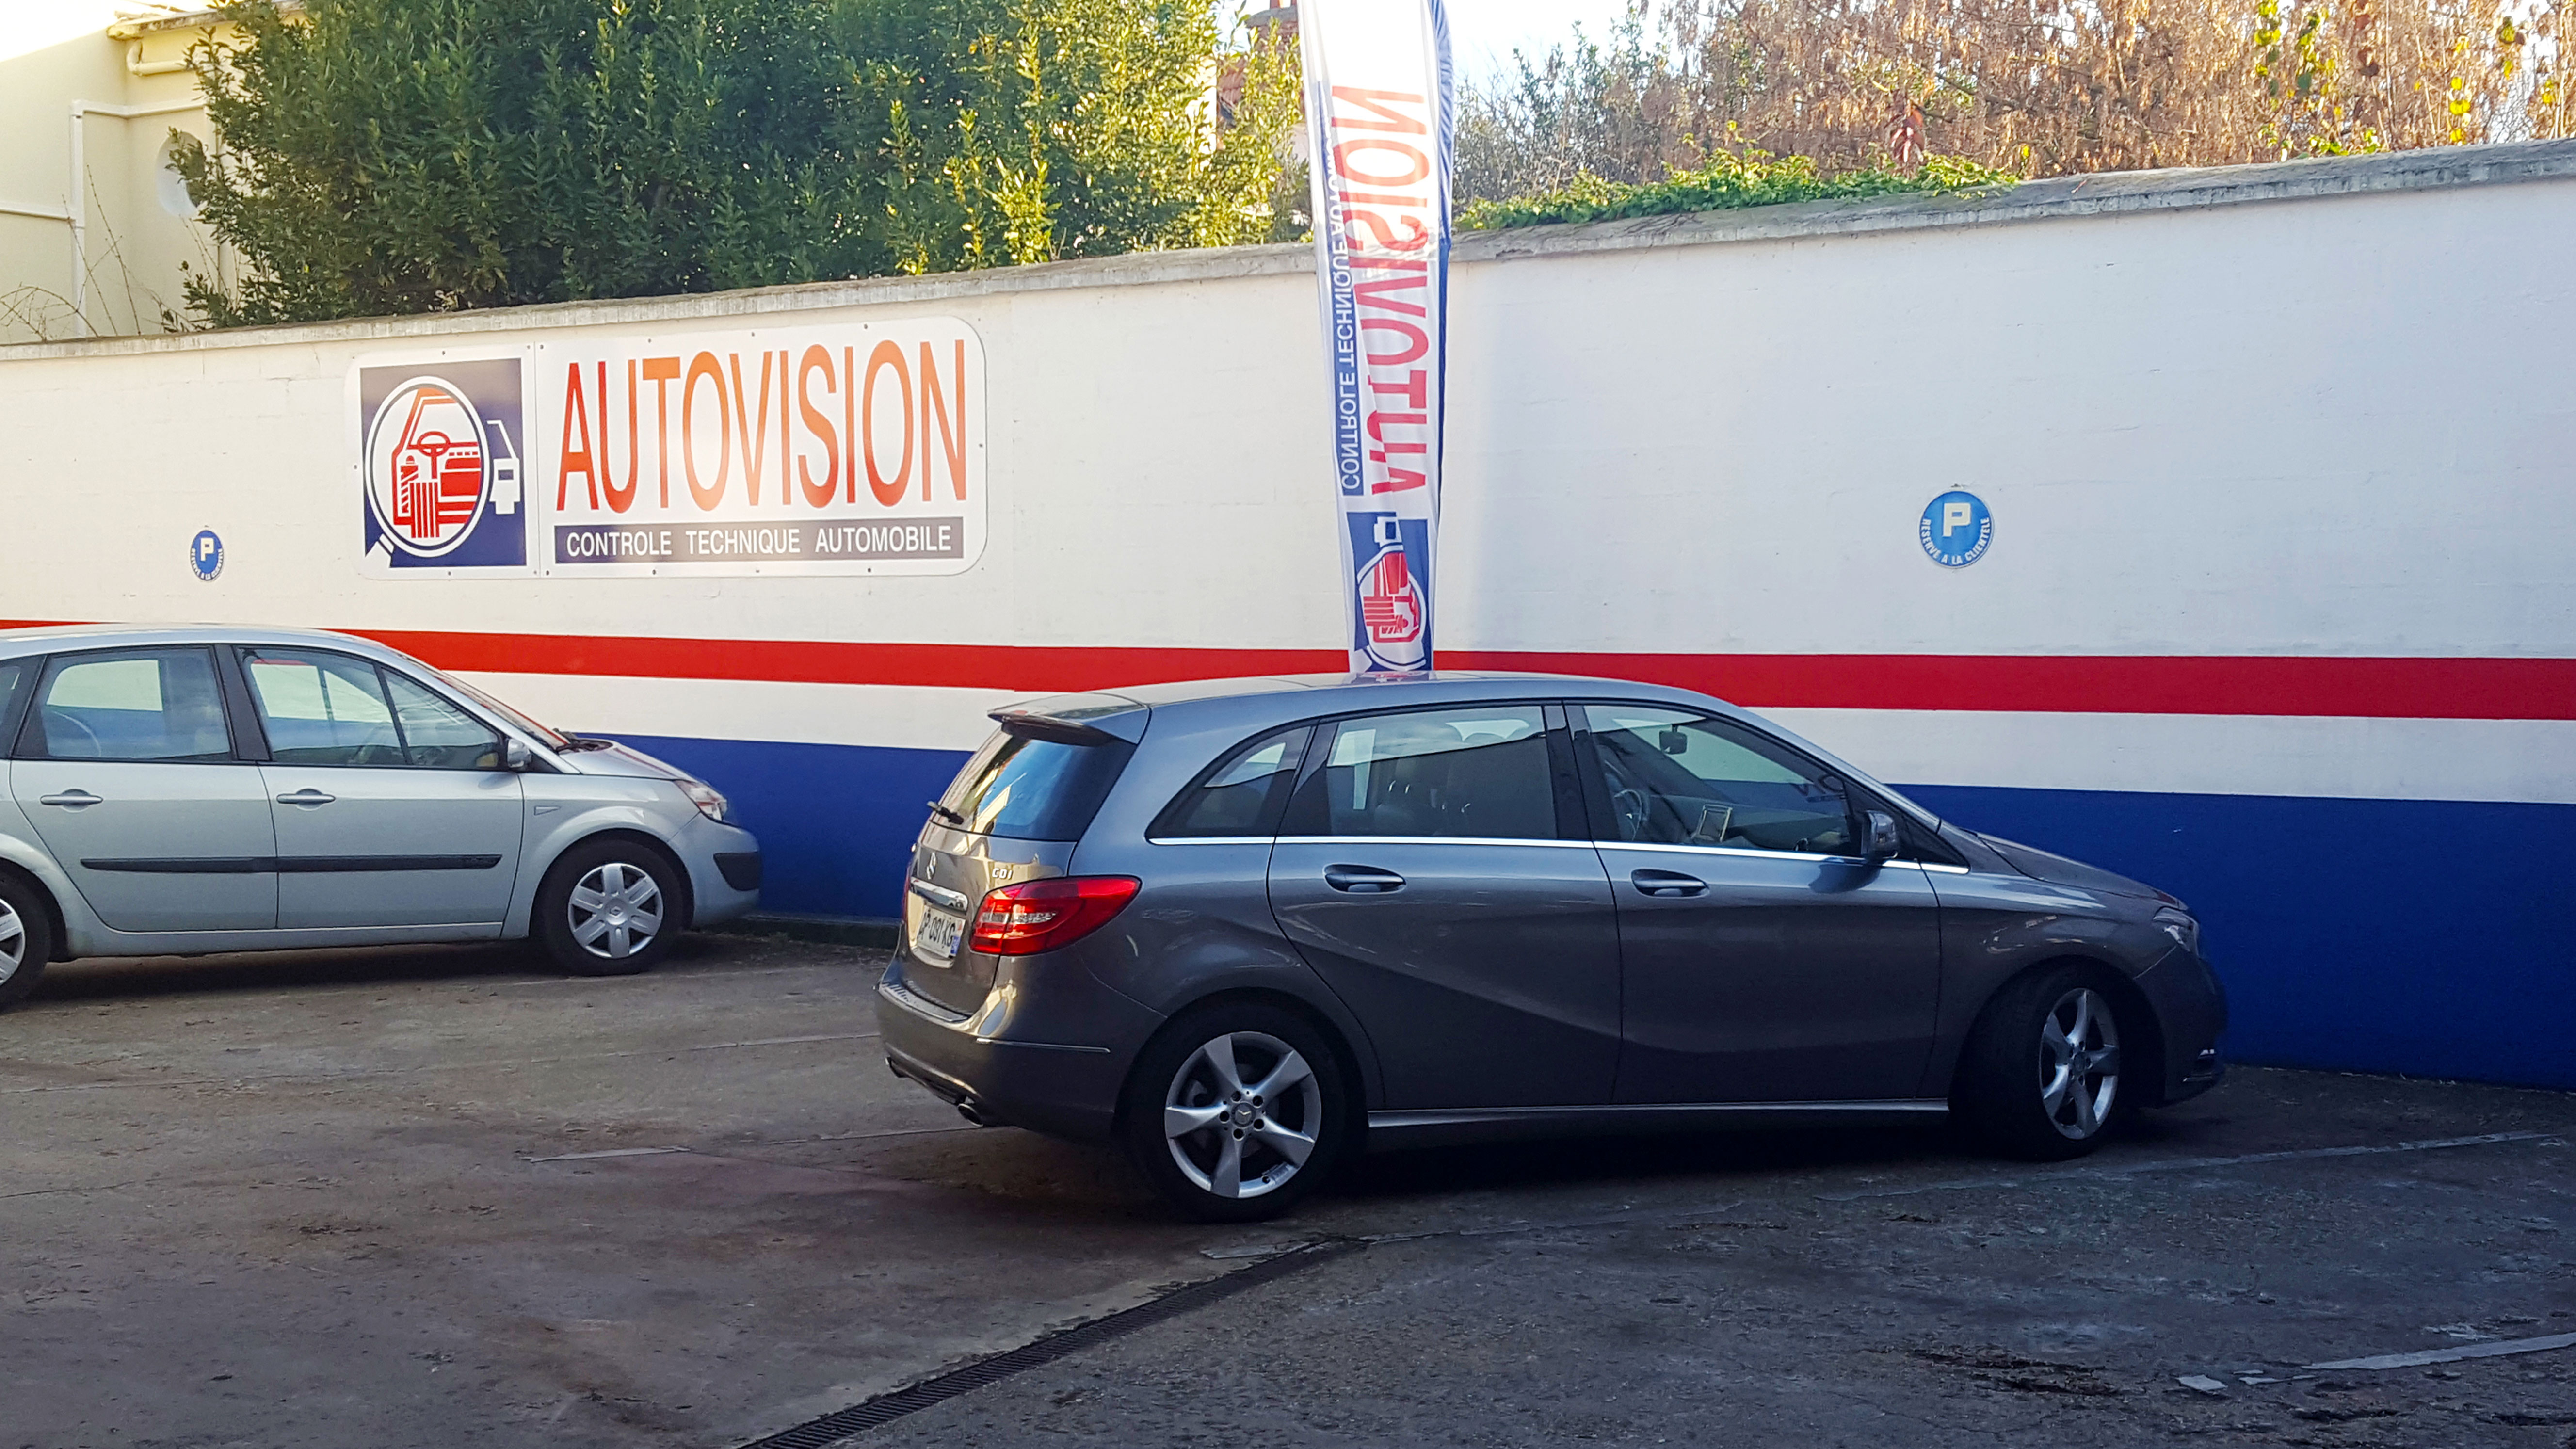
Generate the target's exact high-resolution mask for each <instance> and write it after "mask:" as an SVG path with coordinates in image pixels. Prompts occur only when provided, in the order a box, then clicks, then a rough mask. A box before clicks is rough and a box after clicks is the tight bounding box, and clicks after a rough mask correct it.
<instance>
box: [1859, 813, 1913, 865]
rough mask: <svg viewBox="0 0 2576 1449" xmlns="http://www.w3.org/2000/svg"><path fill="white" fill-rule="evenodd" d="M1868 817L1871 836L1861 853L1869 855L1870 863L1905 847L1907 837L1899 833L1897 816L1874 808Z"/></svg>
mask: <svg viewBox="0 0 2576 1449" xmlns="http://www.w3.org/2000/svg"><path fill="white" fill-rule="evenodd" d="M1866 818H1867V820H1868V823H1869V838H1868V840H1867V842H1866V847H1865V849H1863V851H1862V852H1861V853H1862V854H1863V855H1865V856H1866V857H1868V859H1869V862H1870V864H1872V865H1876V864H1877V863H1878V862H1880V861H1882V860H1887V859H1889V858H1891V857H1893V856H1894V855H1895V854H1896V852H1897V851H1899V850H1901V849H1903V848H1904V846H1905V837H1904V836H1902V835H1900V834H1898V833H1897V829H1896V817H1895V816H1893V815H1890V814H1888V813H1887V812H1886V811H1884V810H1872V811H1871V812H1869V815H1868V816H1867V817H1866Z"/></svg>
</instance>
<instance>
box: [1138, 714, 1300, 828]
mask: <svg viewBox="0 0 2576 1449" xmlns="http://www.w3.org/2000/svg"><path fill="white" fill-rule="evenodd" d="M1292 732H1302V734H1301V737H1300V738H1299V740H1298V742H1297V746H1296V748H1297V759H1296V762H1295V763H1294V764H1292V765H1290V766H1289V768H1288V788H1287V789H1285V790H1281V791H1279V792H1278V798H1277V799H1275V800H1268V801H1264V802H1263V803H1262V809H1261V819H1259V820H1256V821H1254V822H1253V828H1252V829H1251V830H1250V831H1249V832H1247V833H1245V834H1243V835H1239V836H1238V835H1175V834H1173V833H1172V832H1173V831H1174V830H1175V829H1177V828H1178V827H1179V825H1180V817H1181V816H1182V815H1183V814H1185V813H1187V811H1188V809H1189V806H1190V804H1191V802H1192V801H1194V800H1196V799H1197V798H1198V793H1199V791H1201V790H1204V789H1206V788H1207V783H1208V781H1210V780H1213V779H1215V778H1216V775H1217V772H1218V771H1220V770H1223V769H1224V768H1225V767H1226V766H1228V765H1231V764H1233V763H1234V762H1235V761H1236V759H1237V758H1238V757H1240V756H1241V755H1242V754H1243V752H1244V751H1246V750H1248V749H1251V748H1252V747H1253V746H1254V745H1257V744H1260V743H1261V742H1262V741H1264V740H1268V739H1276V738H1277V737H1279V736H1281V735H1285V734H1290V733H1292ZM1323 732H1324V726H1322V725H1320V724H1317V723H1314V722H1312V721H1307V722H1303V723H1298V724H1284V725H1279V726H1277V727H1275V728H1271V729H1264V730H1260V731H1258V732H1256V733H1254V734H1252V735H1249V736H1247V737H1245V738H1243V739H1240V740H1237V741H1235V742H1234V743H1233V744H1231V745H1228V746H1226V747H1225V749H1223V750H1222V751H1219V752H1218V754H1217V757H1216V758H1215V759H1214V760H1211V761H1210V762H1208V765H1207V768H1205V769H1203V770H1201V771H1199V772H1198V773H1197V774H1195V775H1193V776H1191V777H1190V782H1189V783H1188V784H1186V785H1184V786H1182V787H1181V788H1180V789H1179V790H1178V791H1176V792H1174V793H1173V795H1172V798H1171V799H1170V800H1168V801H1166V802H1164V805H1163V808H1162V809H1161V810H1159V811H1157V812H1155V815H1154V819H1153V823H1152V824H1150V825H1148V826H1146V827H1145V839H1146V840H1147V841H1148V842H1149V843H1162V842H1165V841H1169V842H1174V843H1187V842H1190V841H1215V840H1275V839H1277V838H1278V836H1279V827H1280V825H1281V823H1282V822H1283V821H1284V820H1286V818H1287V815H1288V806H1289V803H1290V802H1291V801H1292V800H1294V799H1295V798H1296V795H1297V791H1298V790H1299V789H1300V788H1302V787H1303V786H1304V784H1305V783H1306V775H1307V767H1306V762H1307V761H1308V760H1311V759H1313V758H1315V737H1316V736H1317V735H1319V734H1322V733H1323Z"/></svg>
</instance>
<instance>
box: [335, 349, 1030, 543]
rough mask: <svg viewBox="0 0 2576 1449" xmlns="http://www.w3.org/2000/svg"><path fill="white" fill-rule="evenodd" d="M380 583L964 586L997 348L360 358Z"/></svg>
mask: <svg viewBox="0 0 2576 1449" xmlns="http://www.w3.org/2000/svg"><path fill="white" fill-rule="evenodd" d="M350 391H351V399H350V401H351V414H352V417H351V421H352V424H353V426H354V427H355V429H356V432H355V434H354V436H353V440H352V442H353V453H354V458H353V467H354V470H355V472H356V473H357V475H358V479H359V482H360V485H361V486H360V492H361V495H362V500H363V501H362V508H363V512H364V520H363V527H364V543H365V554H364V559H365V562H364V565H363V567H364V569H365V571H366V572H368V573H371V574H374V575H377V576H379V577H460V576H492V575H497V574H519V575H543V576H553V577H578V576H582V575H602V576H624V575H652V574H663V573H673V574H945V573H957V572H961V571H963V570H965V569H967V568H969V567H972V566H973V564H974V562H975V560H976V558H977V557H978V556H980V555H981V553H982V552H983V546H984V529H985V516H986V496H985V489H986V481H985V480H986V475H985V467H984V353H983V345H982V342H981V340H980V339H978V338H977V337H976V335H975V333H974V331H973V330H972V329H971V328H969V327H967V326H966V324H965V323H963V322H961V321H958V320H956V319H954V318H944V317H932V318H917V319H910V320H900V321H893V322H871V323H851V324H844V325H837V326H835V325H825V326H812V327H791V328H776V329H771V328H762V329H759V330H756V331H730V332H696V333H687V334H680V335H674V336H642V337H620V336H616V335H604V336H601V337H599V338H597V339H584V340H581V341H575V342H570V343H558V342H548V343H540V344H535V345H530V346H526V347H521V348H517V349H512V350H510V351H508V352H506V353H494V352H469V351H456V352H448V351H440V352H429V353H424V354H421V355H418V356H414V357H400V358H367V359H361V361H360V363H359V365H358V366H356V367H355V368H353V369H352V373H351V380H350Z"/></svg>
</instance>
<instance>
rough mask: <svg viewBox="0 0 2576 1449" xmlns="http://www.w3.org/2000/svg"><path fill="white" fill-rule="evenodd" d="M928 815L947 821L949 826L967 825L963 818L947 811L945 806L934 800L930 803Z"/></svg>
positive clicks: (949, 810)
mask: <svg viewBox="0 0 2576 1449" xmlns="http://www.w3.org/2000/svg"><path fill="white" fill-rule="evenodd" d="M930 813H931V814H933V815H935V816H938V817H939V818H940V819H942V820H945V821H947V822H948V823H949V824H951V825H964V824H966V823H967V820H966V817H965V816H963V815H960V814H958V813H957V812H956V811H954V810H951V809H949V808H948V807H947V806H945V805H942V804H940V803H939V802H938V801H936V800H933V801H931V802H930Z"/></svg>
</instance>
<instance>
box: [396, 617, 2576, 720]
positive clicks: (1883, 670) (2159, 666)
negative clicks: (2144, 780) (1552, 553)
mask: <svg viewBox="0 0 2576 1449" xmlns="http://www.w3.org/2000/svg"><path fill="white" fill-rule="evenodd" d="M368 637H370V638H373V639H378V640H381V641H383V642H384V643H387V644H390V645H392V646H393V647H395V648H397V649H400V650H403V651H405V652H406V653H410V654H415V655H418V656H419V657H421V658H423V659H426V660H428V661H429V662H430V663H432V664H436V665H438V666H440V667H441V668H445V669H478V670H492V671H499V672H519V673H529V674H627V675H642V676H646V677H653V676H664V677H672V676H677V677H682V678H690V679H760V680H788V681H796V682H804V683H817V684H908V685H931V686H950V687H958V688H970V689H1004V690H1027V691H1030V692H1033V693H1034V692H1038V691H1058V690H1061V691H1072V690H1080V689H1100V688H1105V687H1110V686H1114V685H1120V684H1151V683H1161V682H1167V681H1172V680H1182V679H1224V678H1232V677H1236V676H1241V675H1252V674H1329V673H1336V672H1339V671H1340V669H1341V668H1342V665H1343V656H1342V655H1340V654H1338V653H1335V652H1333V651H1331V650H1321V649H1085V648H1064V647H1025V648H1023V647H1016V646H1011V645H993V644H824V643H789V642H781V641H772V640H719V639H590V638H580V637H572V636H563V635H527V634H426V633H394V632H386V631H373V632H369V634H368ZM1440 657H1441V660H1442V662H1444V663H1446V664H1448V665H1450V666H1451V667H1453V668H1460V669H1515V670H1528V671H1532V672H1536V673H1543V674H1590V675H1601V676H1607V677H1610V678H1617V679H1635V680H1643V681H1645V682H1648V683H1653V684H1671V685H1678V686H1680V687H1682V688H1685V689H1696V690H1699V691H1701V692H1703V693H1706V694H1714V695H1716V696H1718V697H1719V698H1721V699H1729V700H1733V701H1735V702H1736V703H1738V704H1743V705H1748V706H1752V707H1754V708H1768V709H1956V710H2030V711H2039V712H2046V713H2104V714H2273V715H2360V716H2370V717H2376V718H2389V719H2418V718H2422V719H2576V659H2413V658H2400V659H2320V658H2287V657H2262V656H2241V655H2221V656H2215V657H2206V656H2187V655H2186V656H2176V655H2075V656H2067V655H2020V654H1556V653H1548V654H1537V653H1521V652H1510V651H1501V650H1454V651H1449V652H1445V653H1443V654H1442V655H1441V656H1440Z"/></svg>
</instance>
